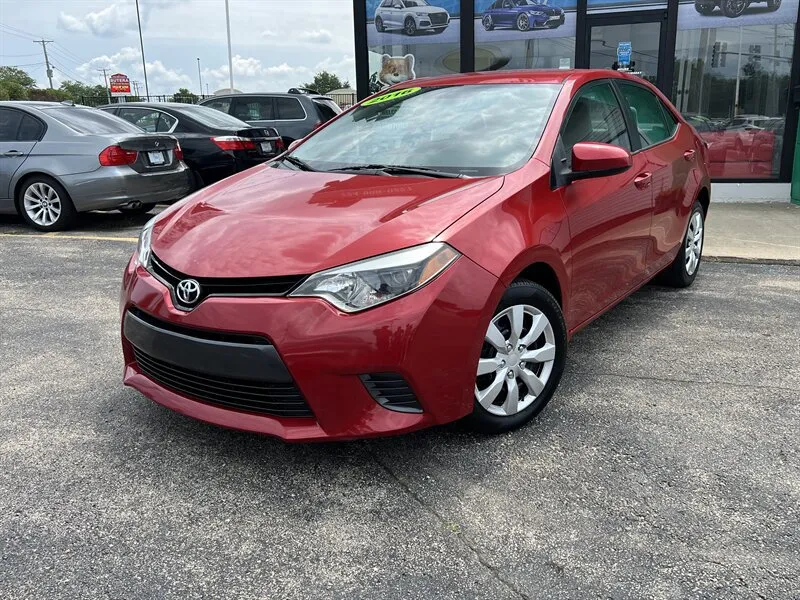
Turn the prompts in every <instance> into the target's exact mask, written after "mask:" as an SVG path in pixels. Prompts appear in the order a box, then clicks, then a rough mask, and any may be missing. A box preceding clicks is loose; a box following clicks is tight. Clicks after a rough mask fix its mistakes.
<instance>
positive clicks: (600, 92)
mask: <svg viewBox="0 0 800 600" xmlns="http://www.w3.org/2000/svg"><path fill="white" fill-rule="evenodd" d="M561 139H562V141H563V142H564V147H565V148H564V149H565V150H566V152H567V157H571V156H572V147H573V146H574V145H575V144H577V143H578V142H601V143H604V144H613V145H615V146H620V147H622V148H625V149H626V150H628V151H630V149H631V143H630V138H629V137H628V129H627V127H626V126H625V118H624V116H623V114H622V109H621V108H620V106H619V102H617V97H616V96H615V95H614V91H613V90H612V89H611V86H610V85H609V84H608V83H601V84H598V85H593V86H591V87H589V88H586V89H584V90H580V91H579V92H578V96H577V98H576V100H575V103H574V104H573V106H572V112H570V115H569V119H568V121H567V124H566V126H565V127H564V131H563V133H562V134H561ZM567 160H569V158H568V159H567Z"/></svg>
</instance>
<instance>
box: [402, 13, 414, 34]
mask: <svg viewBox="0 0 800 600" xmlns="http://www.w3.org/2000/svg"><path fill="white" fill-rule="evenodd" d="M403 31H404V32H405V34H406V35H417V23H416V21H414V19H412V18H411V17H409V18H408V19H406V22H405V23H404V24H403Z"/></svg>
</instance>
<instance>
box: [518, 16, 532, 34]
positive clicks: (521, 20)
mask: <svg viewBox="0 0 800 600" xmlns="http://www.w3.org/2000/svg"><path fill="white" fill-rule="evenodd" d="M530 28H531V20H530V19H529V18H528V15H524V14H523V15H520V16H518V17H517V29H519V30H520V31H528V30H529V29H530Z"/></svg>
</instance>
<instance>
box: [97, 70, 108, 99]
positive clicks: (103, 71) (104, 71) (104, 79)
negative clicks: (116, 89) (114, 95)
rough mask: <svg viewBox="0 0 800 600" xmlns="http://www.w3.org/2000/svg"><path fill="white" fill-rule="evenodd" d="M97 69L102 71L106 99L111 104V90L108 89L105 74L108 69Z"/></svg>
mask: <svg viewBox="0 0 800 600" xmlns="http://www.w3.org/2000/svg"><path fill="white" fill-rule="evenodd" d="M97 70H98V71H100V72H102V73H103V81H105V82H106V98H107V99H108V103H109V104H111V92H110V91H109V89H108V76H107V75H106V71H110V69H97Z"/></svg>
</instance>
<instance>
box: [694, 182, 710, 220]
mask: <svg viewBox="0 0 800 600" xmlns="http://www.w3.org/2000/svg"><path fill="white" fill-rule="evenodd" d="M696 201H697V202H699V203H700V206H702V207H703V218H705V217H706V215H708V207H709V206H710V205H711V193H710V192H709V191H708V188H707V187H706V186H703V187H701V188H700V189H699V190H698V192H697V197H696Z"/></svg>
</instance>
